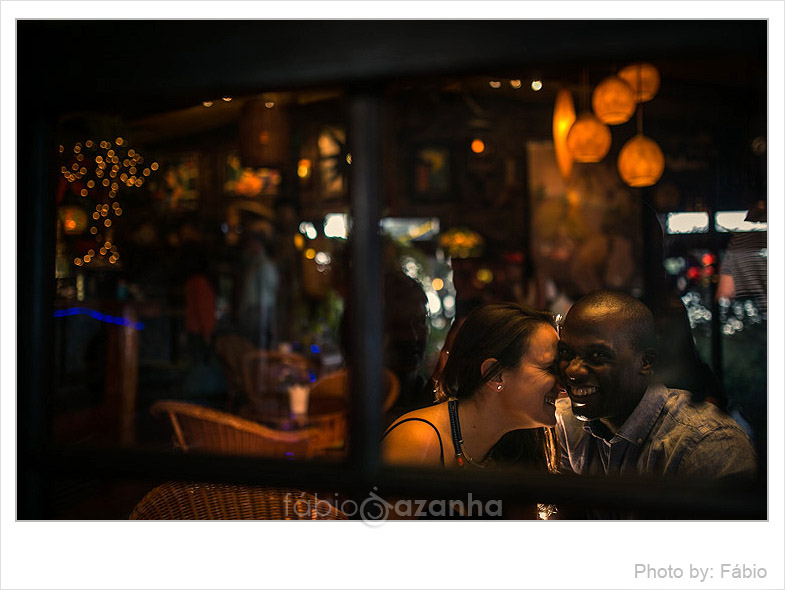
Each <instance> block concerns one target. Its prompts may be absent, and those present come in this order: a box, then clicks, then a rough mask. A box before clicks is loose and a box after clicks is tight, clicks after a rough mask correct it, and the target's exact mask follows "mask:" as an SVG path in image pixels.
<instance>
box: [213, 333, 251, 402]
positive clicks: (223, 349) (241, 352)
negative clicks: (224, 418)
mask: <svg viewBox="0 0 785 590" xmlns="http://www.w3.org/2000/svg"><path fill="white" fill-rule="evenodd" d="M213 348H214V350H215V355H216V356H217V357H218V360H219V361H220V363H221V368H222V369H223V371H224V376H225V377H226V384H227V392H226V393H227V396H226V398H227V399H226V410H227V411H233V410H234V409H235V406H236V404H237V400H238V399H239V398H241V397H242V394H243V393H245V377H244V375H243V358H244V357H245V355H246V354H247V353H248V352H251V351H252V350H254V349H255V348H256V347H255V346H254V344H253V342H251V341H250V340H248V338H245V337H243V336H240V335H239V334H232V333H222V334H216V335H215V337H214V338H213Z"/></svg>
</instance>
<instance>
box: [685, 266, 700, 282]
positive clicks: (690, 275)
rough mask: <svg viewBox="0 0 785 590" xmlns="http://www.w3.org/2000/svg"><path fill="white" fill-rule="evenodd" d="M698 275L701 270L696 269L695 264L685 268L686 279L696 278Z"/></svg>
mask: <svg viewBox="0 0 785 590" xmlns="http://www.w3.org/2000/svg"><path fill="white" fill-rule="evenodd" d="M699 276H701V272H700V271H699V270H698V267H697V266H691V267H690V268H688V269H687V278H688V279H692V280H694V279H697V278H698V277H699Z"/></svg>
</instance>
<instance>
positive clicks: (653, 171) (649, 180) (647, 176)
mask: <svg viewBox="0 0 785 590" xmlns="http://www.w3.org/2000/svg"><path fill="white" fill-rule="evenodd" d="M642 131H643V115H642V113H641V107H640V106H638V134H637V135H636V136H635V137H633V138H632V139H630V140H629V141H628V142H627V143H625V144H624V145H623V146H622V148H621V151H620V152H619V158H618V160H617V161H616V165H617V168H618V170H619V176H621V178H622V180H623V181H624V182H626V183H627V184H628V185H630V186H632V187H643V186H651V185H653V184H655V183H656V182H657V181H658V180H659V179H660V177H661V176H662V173H663V171H664V170H665V156H663V154H662V150H661V149H660V146H658V145H657V143H656V142H655V141H654V140H652V139H649V138H648V137H646V136H645V135H643V132H642Z"/></svg>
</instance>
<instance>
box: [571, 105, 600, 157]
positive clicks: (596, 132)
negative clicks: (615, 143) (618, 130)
mask: <svg viewBox="0 0 785 590" xmlns="http://www.w3.org/2000/svg"><path fill="white" fill-rule="evenodd" d="M610 148H611V130H610V129H608V126H607V125H606V124H605V123H603V122H602V121H600V120H599V119H598V118H597V117H595V116H594V115H593V114H592V113H588V112H587V113H583V114H581V115H580V116H579V117H578V118H577V119H576V120H575V123H573V125H572V127H571V128H570V131H569V133H567V149H569V150H570V153H571V154H572V157H573V158H575V161H576V162H599V161H600V160H602V159H603V158H604V157H605V154H607V153H608V150H609V149H610Z"/></svg>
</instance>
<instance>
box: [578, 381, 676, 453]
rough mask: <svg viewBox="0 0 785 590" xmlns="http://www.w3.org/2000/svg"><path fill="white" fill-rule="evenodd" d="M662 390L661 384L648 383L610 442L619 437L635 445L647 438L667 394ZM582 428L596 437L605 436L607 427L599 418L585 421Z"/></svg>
mask: <svg viewBox="0 0 785 590" xmlns="http://www.w3.org/2000/svg"><path fill="white" fill-rule="evenodd" d="M664 392H665V387H664V386H663V385H650V386H649V388H648V389H647V390H646V393H644V394H643V397H642V398H641V401H640V402H638V405H637V406H635V409H634V410H633V412H632V414H630V417H629V418H627V420H626V421H625V422H624V424H622V426H621V428H620V429H619V431H618V432H617V433H616V434H615V435H614V436H613V438H612V439H611V441H610V442H614V440H616V439H619V438H621V439H624V440H626V441H628V442H631V443H632V444H635V445H640V444H642V443H643V441H644V440H646V439H647V438H648V436H649V433H650V432H651V429H652V428H653V427H654V423H655V422H656V421H657V418H658V417H659V415H660V411H661V410H662V408H663V406H665V402H666V400H667V396H666V395H664ZM583 429H584V430H585V431H586V432H589V433H590V434H591V435H592V436H596V437H598V438H605V437H604V436H603V433H607V429H606V428H605V427H604V425H603V424H602V423H601V422H600V421H599V420H591V421H590V422H586V423H585V424H584V425H583Z"/></svg>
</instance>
